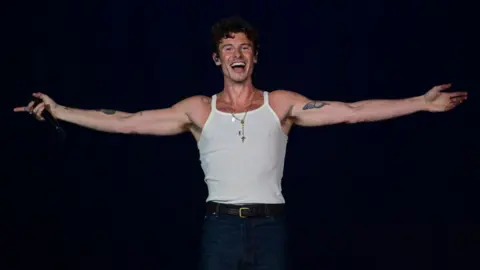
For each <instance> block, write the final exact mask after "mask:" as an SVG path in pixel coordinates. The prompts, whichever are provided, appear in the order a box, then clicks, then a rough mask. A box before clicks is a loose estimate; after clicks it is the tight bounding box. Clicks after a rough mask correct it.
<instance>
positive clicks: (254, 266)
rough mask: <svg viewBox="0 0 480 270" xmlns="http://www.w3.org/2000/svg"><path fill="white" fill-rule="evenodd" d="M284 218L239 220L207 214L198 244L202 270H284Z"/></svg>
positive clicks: (285, 267)
mask: <svg viewBox="0 0 480 270" xmlns="http://www.w3.org/2000/svg"><path fill="white" fill-rule="evenodd" d="M286 229H287V228H286V221H285V217H283V216H282V217H255V218H241V217H239V216H230V215H217V214H208V215H207V216H205V221H204V225H203V235H202V244H201V259H200V269H201V270H285V269H287V262H286V259H287V255H288V254H287V233H286Z"/></svg>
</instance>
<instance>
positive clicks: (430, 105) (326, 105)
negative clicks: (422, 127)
mask: <svg viewBox="0 0 480 270" xmlns="http://www.w3.org/2000/svg"><path fill="white" fill-rule="evenodd" d="M448 88H450V85H449V84H446V85H439V86H435V87H433V88H432V89H431V90H430V91H428V92H427V93H426V94H425V95H422V96H418V97H412V98H406V99H396V100H365V101H360V102H353V103H345V102H335V101H315V100H310V99H308V98H306V97H303V96H301V95H299V94H296V93H293V92H288V93H287V95H289V96H290V99H291V100H292V101H291V102H292V104H291V110H290V116H291V117H292V118H293V120H294V123H296V124H298V125H300V126H322V125H330V124H338V123H359V122H373V121H380V120H386V119H391V118H395V117H400V116H404V115H408V114H412V113H415V112H418V111H430V112H442V111H449V110H451V109H453V108H454V107H456V106H457V105H459V104H460V103H462V102H463V101H464V100H465V99H466V98H467V93H466V92H455V93H444V92H442V91H443V90H446V89H448Z"/></svg>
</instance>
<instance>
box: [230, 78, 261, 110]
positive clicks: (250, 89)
mask: <svg viewBox="0 0 480 270" xmlns="http://www.w3.org/2000/svg"><path fill="white" fill-rule="evenodd" d="M256 90H257V89H256V88H255V87H254V86H253V84H252V80H251V78H249V79H247V80H246V81H245V82H242V83H235V82H232V81H227V80H225V82H224V87H223V92H222V95H223V96H224V101H226V102H228V103H232V105H244V104H246V103H250V101H251V100H252V96H253V95H254V94H255V91H256Z"/></svg>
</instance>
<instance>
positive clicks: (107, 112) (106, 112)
mask: <svg viewBox="0 0 480 270" xmlns="http://www.w3.org/2000/svg"><path fill="white" fill-rule="evenodd" d="M100 111H101V112H103V113H104V114H115V113H116V112H117V111H115V110H108V109H101V110H100Z"/></svg>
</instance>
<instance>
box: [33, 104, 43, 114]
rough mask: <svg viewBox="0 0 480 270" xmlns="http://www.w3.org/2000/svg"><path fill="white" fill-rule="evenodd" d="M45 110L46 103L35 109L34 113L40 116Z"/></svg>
mask: <svg viewBox="0 0 480 270" xmlns="http://www.w3.org/2000/svg"><path fill="white" fill-rule="evenodd" d="M44 108H45V103H43V102H42V103H40V104H39V105H38V106H37V107H35V109H33V113H34V114H36V115H40V114H41V112H43V109H44Z"/></svg>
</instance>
